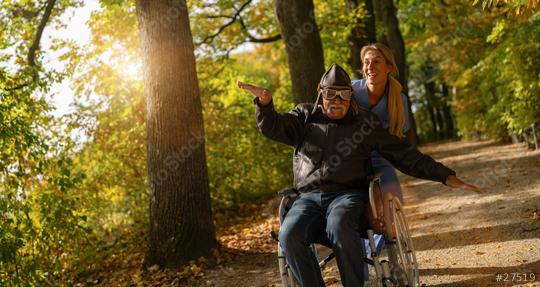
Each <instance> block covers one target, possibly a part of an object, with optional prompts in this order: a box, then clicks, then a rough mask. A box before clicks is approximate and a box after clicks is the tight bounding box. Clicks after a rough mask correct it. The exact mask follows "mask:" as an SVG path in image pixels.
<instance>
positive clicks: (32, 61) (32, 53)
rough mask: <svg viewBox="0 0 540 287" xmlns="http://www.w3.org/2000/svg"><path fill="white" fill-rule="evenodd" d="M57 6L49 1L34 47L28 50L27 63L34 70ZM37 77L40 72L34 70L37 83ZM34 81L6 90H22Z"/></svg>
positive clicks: (33, 76) (52, 1)
mask: <svg viewBox="0 0 540 287" xmlns="http://www.w3.org/2000/svg"><path fill="white" fill-rule="evenodd" d="M55 4H56V0H48V1H47V5H46V6H45V13H44V14H43V17H42V18H41V21H39V25H38V27H37V32H36V35H35V37H34V41H33V42H32V46H30V49H29V50H28V55H27V61H28V65H29V66H30V67H32V68H35V67H36V53H37V51H38V50H39V45H40V42H41V37H42V36H43V31H44V30H45V26H47V23H48V22H49V18H50V17H51V14H52V10H53V8H54V5H55ZM42 9H43V7H42V8H40V9H39V10H40V11H41V10H42ZM37 77H38V72H37V71H36V70H35V69H33V71H32V81H34V82H35V81H36V80H37ZM32 81H30V82H26V83H22V84H19V85H17V86H15V87H10V88H7V89H5V90H6V91H14V90H19V89H22V88H24V87H26V86H28V85H30V83H31V82H32Z"/></svg>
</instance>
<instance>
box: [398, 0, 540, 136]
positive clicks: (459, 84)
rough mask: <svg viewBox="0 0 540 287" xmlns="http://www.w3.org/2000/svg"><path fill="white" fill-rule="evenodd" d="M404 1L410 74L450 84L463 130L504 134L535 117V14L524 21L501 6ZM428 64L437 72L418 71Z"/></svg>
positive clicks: (465, 133) (516, 130)
mask: <svg viewBox="0 0 540 287" xmlns="http://www.w3.org/2000/svg"><path fill="white" fill-rule="evenodd" d="M401 7H402V11H404V13H403V14H401V17H400V19H401V24H402V27H404V28H403V31H404V35H405V37H406V39H407V45H408V47H409V48H408V49H409V61H410V62H411V63H412V65H411V72H410V74H411V75H412V78H413V79H414V78H416V80H417V81H419V83H423V82H425V81H438V82H442V83H446V84H447V85H450V86H453V87H455V89H454V91H455V93H454V94H453V100H452V105H453V110H454V114H455V115H456V120H457V124H458V127H459V132H460V134H461V135H462V136H465V137H471V136H482V135H484V136H490V137H506V136H508V134H509V133H518V134H519V133H520V132H521V131H522V129H523V128H524V127H525V126H527V125H528V124H530V123H532V122H534V121H538V118H539V114H538V110H539V109H538V107H539V101H540V98H539V97H538V91H539V90H540V89H539V84H538V83H539V76H538V75H539V71H538V67H537V65H534V62H535V60H534V59H536V57H538V51H539V49H538V35H539V33H538V28H537V27H536V26H538V20H536V17H535V16H534V15H532V16H531V17H530V18H529V19H528V20H523V18H522V17H520V16H514V14H512V13H509V10H508V6H505V5H495V6H493V7H490V9H489V11H484V10H482V9H481V7H475V6H471V5H470V3H467V2H463V3H457V4H456V5H441V4H440V2H439V1H415V0H410V1H407V3H402V4H401ZM531 11H534V9H532V10H531ZM536 14H538V13H536ZM535 25H536V26H535ZM426 63H431V64H434V65H435V73H433V74H430V75H428V76H427V77H425V76H422V75H424V74H425V73H424V71H422V69H423V68H422V67H424V66H425V65H426ZM419 86H421V85H419ZM412 92H413V93H414V92H415V91H414V90H412ZM417 92H418V93H421V91H420V90H419V91H417ZM420 108H421V109H422V108H423V107H420ZM420 125H421V124H420Z"/></svg>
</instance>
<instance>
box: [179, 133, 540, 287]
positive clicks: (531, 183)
mask: <svg viewBox="0 0 540 287" xmlns="http://www.w3.org/2000/svg"><path fill="white" fill-rule="evenodd" d="M422 150H423V151H424V152H425V153H427V154H430V155H432V156H433V157H434V158H436V159H437V160H439V161H442V162H443V163H444V164H446V165H449V166H451V167H452V168H453V169H455V170H456V171H457V173H458V175H460V176H461V177H462V178H464V179H466V180H468V181H469V182H471V183H474V184H477V185H480V186H483V187H486V188H488V189H489V193H488V194H484V195H478V194H474V193H472V192H468V191H461V190H452V189H450V188H448V187H446V186H443V185H441V184H438V183H434V182H429V181H425V180H418V179H414V178H411V177H408V176H405V175H400V177H401V179H402V186H403V189H404V194H405V201H406V209H405V210H406V213H407V216H408V219H409V225H410V227H411V229H412V234H413V239H414V244H415V247H416V255H417V258H418V263H419V266H420V276H421V277H420V281H421V283H422V284H424V285H425V286H456V287H457V286H540V219H539V217H540V152H534V151H530V150H527V149H526V148H525V147H523V146H522V145H499V144H497V143H495V142H492V141H481V142H448V143H442V144H441V143H439V144H434V145H429V146H424V147H423V148H422ZM276 211H277V202H271V203H269V204H268V205H267V206H265V207H263V208H262V209H261V210H257V211H254V213H253V216H251V217H247V218H245V219H244V220H243V222H242V223H240V225H239V226H241V227H239V226H232V227H231V228H229V229H227V230H221V231H220V234H219V235H220V241H221V242H222V244H223V245H224V246H225V247H226V248H227V249H228V251H229V253H230V254H232V259H231V260H229V263H228V265H226V266H222V267H219V268H214V269H210V270H207V272H206V273H205V275H204V276H203V277H202V278H200V279H199V280H198V281H197V282H192V283H190V284H189V286H223V287H244V286H245V287H248V286H249V287H253V286H281V285H280V281H279V274H278V270H277V260H276V251H275V249H276V244H275V242H274V241H273V240H272V239H271V238H270V236H269V232H270V230H272V229H273V230H277V229H278V227H277V219H276V218H275V213H276ZM238 230H242V232H241V233H238ZM497 274H501V277H500V282H497V281H496V279H497ZM525 277H526V278H525ZM532 277H535V278H534V280H533V279H532ZM325 279H326V281H327V283H328V286H341V284H340V283H339V276H338V275H337V274H336V272H335V267H333V266H331V267H330V268H329V271H328V272H326V277H325ZM525 279H526V281H525ZM504 280H506V281H504Z"/></svg>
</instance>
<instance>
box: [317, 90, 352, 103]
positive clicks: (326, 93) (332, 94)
mask: <svg viewBox="0 0 540 287" xmlns="http://www.w3.org/2000/svg"><path fill="white" fill-rule="evenodd" d="M319 93H321V95H322V97H323V99H325V100H333V99H335V98H336V97H340V98H341V99H342V100H344V101H350V100H351V98H352V95H353V91H352V90H351V89H350V88H349V89H345V90H335V89H331V88H323V89H321V90H320V92H319Z"/></svg>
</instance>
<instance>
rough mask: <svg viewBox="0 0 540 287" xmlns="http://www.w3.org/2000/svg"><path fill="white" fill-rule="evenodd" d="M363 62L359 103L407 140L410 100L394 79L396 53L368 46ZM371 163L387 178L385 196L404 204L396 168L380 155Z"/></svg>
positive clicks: (356, 84) (355, 88)
mask: <svg viewBox="0 0 540 287" xmlns="http://www.w3.org/2000/svg"><path fill="white" fill-rule="evenodd" d="M360 58H361V59H362V63H363V67H362V72H363V74H364V79H361V80H357V81H352V87H353V91H354V97H355V99H356V102H357V103H358V104H359V105H360V106H362V107H364V108H366V109H368V110H370V111H372V112H373V113H375V114H376V115H377V116H378V117H379V119H380V120H381V122H382V123H383V127H384V128H386V129H388V132H389V133H390V134H392V135H394V136H396V137H399V138H402V137H404V136H405V135H404V134H405V133H406V132H407V130H408V129H409V113H408V109H407V98H406V97H405V95H403V94H402V93H401V85H400V84H399V82H398V81H397V80H396V79H395V78H394V76H396V75H397V72H398V69H397V66H396V63H395V60H394V55H393V54H392V51H391V50H390V49H389V48H388V47H387V46H385V45H383V44H380V43H375V44H372V45H368V46H364V47H363V48H362V50H361V51H360ZM371 161H372V165H373V170H374V172H375V173H377V172H381V173H382V174H383V176H382V179H381V185H382V186H381V188H382V190H383V193H384V194H386V193H391V194H392V195H393V196H395V197H397V198H399V199H400V201H401V202H402V203H403V195H402V193H401V188H400V186H399V180H398V178H397V175H396V172H395V170H394V167H393V166H392V164H390V163H389V162H388V161H387V160H386V159H384V158H383V157H382V156H381V155H380V154H379V153H377V152H372V154H371Z"/></svg>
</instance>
